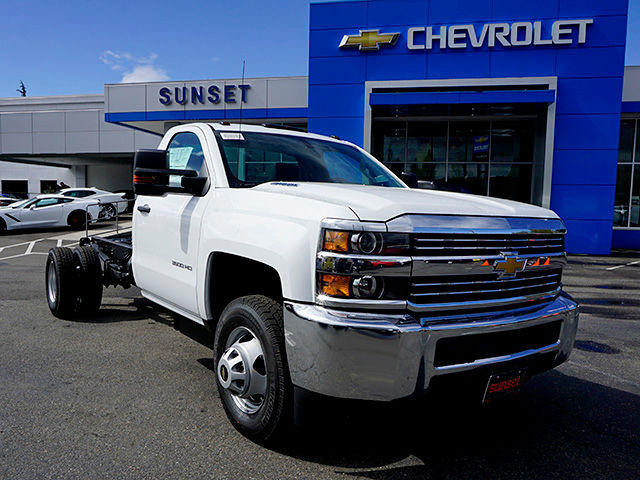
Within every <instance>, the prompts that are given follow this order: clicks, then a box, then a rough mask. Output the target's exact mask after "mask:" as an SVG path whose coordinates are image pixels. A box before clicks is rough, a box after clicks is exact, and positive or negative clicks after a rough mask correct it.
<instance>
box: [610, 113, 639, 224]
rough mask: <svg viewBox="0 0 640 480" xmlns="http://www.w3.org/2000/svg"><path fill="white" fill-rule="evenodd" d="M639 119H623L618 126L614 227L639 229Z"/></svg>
mask: <svg viewBox="0 0 640 480" xmlns="http://www.w3.org/2000/svg"><path fill="white" fill-rule="evenodd" d="M639 124H640V119H634V118H629V119H623V120H622V123H621V125H620V147H619V149H618V178H617V181H616V198H615V204H614V209H613V225H614V226H616V227H640V152H638V150H640V125H639Z"/></svg>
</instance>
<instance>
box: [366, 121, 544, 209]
mask: <svg viewBox="0 0 640 480" xmlns="http://www.w3.org/2000/svg"><path fill="white" fill-rule="evenodd" d="M372 134H373V136H372V140H373V141H372V145H373V154H374V156H376V158H378V159H380V160H381V161H382V162H384V163H385V164H386V165H387V166H389V167H390V168H391V170H393V171H394V172H395V173H396V174H400V173H402V172H413V173H415V174H416V175H417V176H418V179H419V180H422V181H426V182H432V183H433V186H434V187H435V188H438V189H443V190H452V191H458V192H463V193H473V194H477V195H489V196H493V197H499V198H506V199H511V200H517V201H520V202H527V203H537V204H539V203H540V199H539V198H537V197H539V194H538V193H537V192H539V191H540V190H541V188H540V187H539V186H537V185H536V183H537V182H541V181H542V179H541V176H542V163H543V152H542V151H541V150H542V148H541V146H543V145H544V129H543V128H541V126H540V120H539V119H537V118H508V117H507V118H504V117H503V118H496V119H491V118H489V119H473V118H460V119H444V120H441V119H434V120H429V119H425V118H421V119H413V118H410V117H409V118H394V119H389V118H385V119H382V118H380V119H374V122H373V128H372ZM541 135H542V138H540V136H541Z"/></svg>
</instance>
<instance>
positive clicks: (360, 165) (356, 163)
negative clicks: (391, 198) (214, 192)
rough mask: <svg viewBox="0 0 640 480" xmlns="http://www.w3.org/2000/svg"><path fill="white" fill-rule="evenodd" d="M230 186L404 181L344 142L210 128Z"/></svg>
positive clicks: (391, 184) (391, 183)
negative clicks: (276, 182) (216, 141)
mask: <svg viewBox="0 0 640 480" xmlns="http://www.w3.org/2000/svg"><path fill="white" fill-rule="evenodd" d="M215 133H216V138H217V140H218V144H219V145H220V146H221V147H222V148H221V149H220V150H221V153H222V159H223V162H224V166H225V170H226V172H227V177H228V178H229V186H231V187H234V188H238V187H253V186H255V185H258V184H261V183H265V182H271V181H282V182H327V183H349V184H356V185H377V186H383V187H404V185H403V184H402V183H400V182H399V181H398V180H396V179H395V178H394V177H393V175H392V174H391V173H390V172H389V171H388V170H387V169H386V168H384V167H382V166H381V165H379V164H378V163H376V162H375V161H373V160H372V159H371V158H369V157H368V156H367V155H365V154H363V153H362V152H360V151H359V150H357V149H356V148H353V147H350V146H349V145H343V144H341V143H338V142H331V141H326V140H317V139H313V138H307V137H298V136H293V135H280V134H271V133H255V132H242V133H241V134H240V133H237V132H215Z"/></svg>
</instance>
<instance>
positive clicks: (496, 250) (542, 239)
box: [411, 234, 564, 257]
mask: <svg viewBox="0 0 640 480" xmlns="http://www.w3.org/2000/svg"><path fill="white" fill-rule="evenodd" d="M505 251H516V252H518V253H519V254H521V255H550V254H558V253H562V252H564V234H553V235H549V234H525V235H523V234H514V235H501V234H497V235H494V234H491V235H487V234H483V235H477V234H466V235H457V234H450V235H446V236H445V235H439V234H431V235H430V234H415V235H413V236H412V242H411V253H412V254H413V255H424V254H427V255H429V256H431V257H457V256H464V255H471V256H474V255H476V256H477V255H478V254H482V255H500V252H505Z"/></svg>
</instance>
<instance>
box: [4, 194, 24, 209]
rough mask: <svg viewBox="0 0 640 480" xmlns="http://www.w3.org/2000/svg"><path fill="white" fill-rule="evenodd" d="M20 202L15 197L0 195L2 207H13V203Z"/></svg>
mask: <svg viewBox="0 0 640 480" xmlns="http://www.w3.org/2000/svg"><path fill="white" fill-rule="evenodd" d="M18 201H20V199H19V198H17V197H14V196H13V195H9V194H5V193H0V207H6V206H7V205H11V204H12V203H15V202H18Z"/></svg>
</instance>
